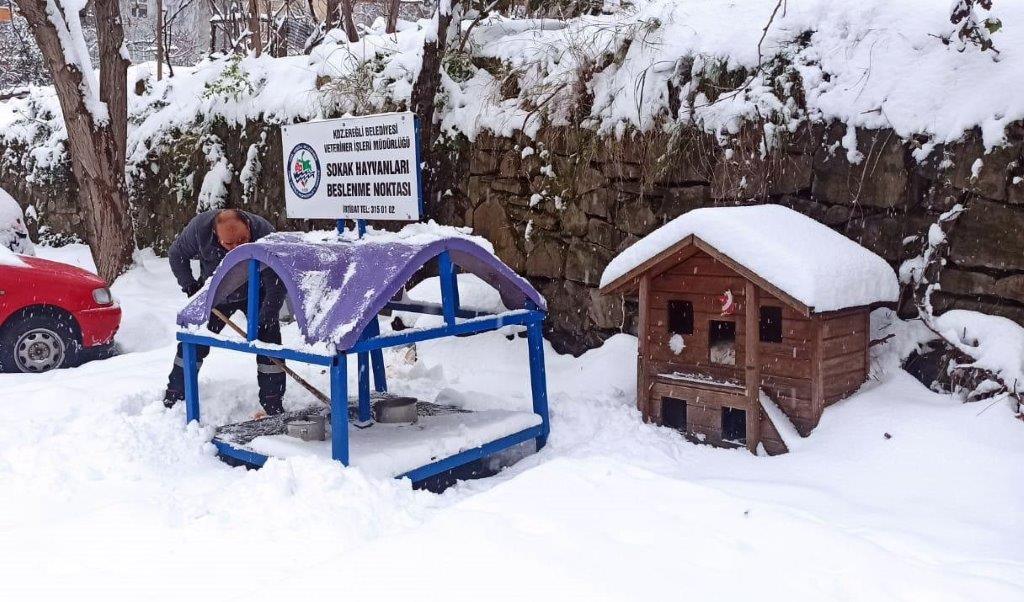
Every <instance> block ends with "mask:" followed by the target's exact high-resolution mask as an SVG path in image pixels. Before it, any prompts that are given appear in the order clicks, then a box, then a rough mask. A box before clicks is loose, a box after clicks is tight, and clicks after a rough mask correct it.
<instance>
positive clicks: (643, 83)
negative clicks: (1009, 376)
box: [0, 0, 1024, 167]
mask: <svg viewBox="0 0 1024 602" xmlns="http://www.w3.org/2000/svg"><path fill="white" fill-rule="evenodd" d="M624 5H625V6H624V7H623V8H621V9H619V10H617V11H614V12H612V13H611V14H606V15H601V16H587V17H578V18H575V19H570V20H567V21H556V20H551V19H542V20H535V19H519V20H515V19H508V18H505V17H497V16H495V17H492V18H489V19H487V20H485V21H484V22H483V23H482V24H480V25H479V26H478V27H475V28H474V30H473V32H472V39H471V42H470V43H469V44H468V45H467V48H466V51H467V52H468V53H469V55H470V56H469V57H467V60H464V61H456V62H455V63H453V64H459V65H462V66H461V67H460V68H459V69H455V68H454V67H450V68H449V73H448V74H447V76H446V77H445V78H444V93H443V98H441V99H440V102H441V109H442V116H441V119H442V120H443V122H444V124H445V126H446V128H447V129H449V130H450V131H456V132H460V133H463V134H465V135H467V136H468V137H469V138H471V139H472V138H474V137H475V136H476V134H477V133H478V132H480V131H482V130H488V131H492V132H495V133H499V134H509V133H511V132H513V131H517V130H521V131H525V132H527V133H533V132H536V130H537V129H538V128H539V127H540V126H541V125H542V121H544V120H547V121H549V122H552V123H555V124H558V123H567V122H569V121H570V114H575V111H576V109H577V108H578V107H579V106H580V104H581V94H582V95H583V96H589V97H592V99H591V101H590V102H589V109H588V113H589V115H584V116H583V117H585V118H586V119H585V120H584V125H589V126H592V127H594V128H596V129H597V130H599V131H602V132H617V133H622V132H623V131H625V129H627V128H634V129H639V130H649V129H651V128H654V127H663V126H665V125H667V124H673V123H679V124H683V125H688V124H693V125H696V126H698V127H700V128H702V129H704V130H706V131H708V132H714V133H717V134H720V135H727V134H734V133H736V132H737V131H738V129H739V126H740V124H741V123H742V122H744V121H754V122H764V123H763V127H764V128H765V135H766V136H767V138H768V141H769V142H770V141H771V138H772V136H773V134H772V131H773V130H774V129H775V128H783V129H793V128H795V127H796V125H798V124H799V123H801V122H804V121H808V120H809V121H813V122H831V121H838V122H841V123H844V124H846V125H847V126H848V128H849V131H848V138H847V139H846V140H844V146H845V147H846V149H847V150H849V152H850V153H852V154H851V159H856V154H855V153H856V146H855V141H856V129H857V128H892V129H893V130H895V132H896V133H897V134H899V135H900V136H901V137H904V138H909V137H911V136H915V135H920V136H922V137H923V139H924V141H925V150H927V149H928V148H930V147H931V146H932V145H933V144H934V143H940V142H949V141H952V140H956V139H958V138H960V137H961V135H962V134H963V133H964V132H965V131H966V130H968V129H971V128H974V127H979V128H980V129H981V131H982V133H983V138H984V141H985V144H986V146H987V147H989V148H991V147H993V146H996V145H998V144H999V143H1000V142H1002V141H1003V139H1004V129H1005V127H1006V125H1007V124H1009V123H1011V122H1013V121H1015V120H1019V119H1022V118H1024V83H1022V82H1021V81H1020V78H1019V77H1017V74H1019V73H1020V72H1021V71H1022V69H1024V5H1021V4H1020V3H1015V2H997V3H995V6H994V8H993V9H992V11H991V16H992V17H993V18H998V19H999V20H1000V22H1001V23H1002V28H1001V30H1000V31H998V32H997V33H996V34H995V35H994V36H993V37H992V39H993V41H994V44H995V47H996V50H997V52H994V51H982V50H980V49H979V48H978V47H977V46H973V45H966V46H963V45H961V44H959V43H958V42H957V40H956V38H955V36H953V39H952V42H951V43H949V44H946V43H944V41H943V39H944V38H949V37H950V36H951V35H952V34H953V32H954V27H953V25H951V24H950V21H949V14H950V3H949V2H948V1H947V0H904V1H902V2H890V1H888V0H865V1H862V2H855V3H847V2H836V1H835V0H809V1H805V2H788V3H784V5H783V7H782V9H781V10H779V11H778V12H777V13H776V14H775V15H774V17H773V9H774V8H775V3H774V2H765V1H763V0H736V1H734V2H729V3H722V2H717V1H715V0H688V1H686V2H678V1H676V0H639V1H637V2H633V3H624ZM984 15H989V13H988V12H985V13H984ZM984 15H983V16H984ZM723 23H726V24H728V27H722V24H723ZM766 28H767V30H766ZM435 29H436V25H435V24H434V23H432V21H430V20H421V21H419V22H417V23H409V22H402V23H401V24H400V28H399V32H398V33H397V34H394V35H388V34H385V33H383V30H377V31H375V32H374V31H371V32H369V33H368V34H367V35H365V36H364V37H363V38H362V39H361V40H360V41H359V42H357V43H353V44H349V43H347V42H345V41H344V38H343V35H342V34H341V32H340V31H335V32H333V33H332V34H331V35H330V36H329V39H328V40H327V41H326V42H325V43H324V44H323V45H321V46H319V47H317V48H316V49H315V50H314V52H313V53H312V54H311V55H310V56H295V57H285V58H278V59H274V58H271V57H268V56H264V57H262V58H252V57H249V58H244V59H241V60H239V59H232V58H229V59H220V60H214V61H207V62H204V63H201V64H200V65H199V66H197V67H196V68H194V69H178V72H177V74H176V76H175V77H174V78H169V79H164V80H163V81H161V82H157V81H155V78H154V77H153V74H152V73H151V71H152V69H151V68H150V67H149V66H145V65H144V66H140V67H136V68H133V69H132V72H131V73H130V74H129V81H130V82H136V81H138V82H140V85H141V86H142V93H141V95H135V94H132V95H130V99H129V122H130V124H131V125H130V128H131V130H132V133H131V134H130V138H131V141H130V151H129V156H130V157H131V159H130V162H131V163H136V164H137V163H140V162H142V161H144V160H145V157H146V152H147V151H148V150H150V149H152V148H153V147H154V145H158V144H159V142H160V139H161V136H162V135H166V134H169V133H171V132H172V131H173V130H174V129H175V128H183V127H188V126H190V125H193V124H195V123H196V120H197V119H199V118H200V117H201V118H202V119H203V120H205V121H206V122H209V121H211V120H217V119H222V120H224V121H225V122H227V123H244V122H245V121H246V120H254V119H265V120H267V121H269V122H272V123H273V122H291V121H296V120H307V119H311V118H315V117H321V116H329V115H338V114H343V113H346V112H352V113H365V112H372V111H374V110H381V109H387V108H390V107H396V106H403V105H407V104H408V103H409V100H410V96H411V93H412V87H413V83H414V82H415V81H416V78H417V76H418V74H419V70H420V68H421V62H422V54H423V43H424V40H427V39H431V38H432V36H433V35H434V30H435ZM765 30H766V31H765ZM762 36H763V39H762ZM485 67H486V68H485ZM509 84H514V86H513V88H514V89H516V90H518V92H516V93H514V94H509V93H507V92H503V91H502V90H504V89H505V88H506V87H508V86H509ZM57 109H58V106H57V102H56V97H55V96H54V95H53V92H52V90H49V89H39V88H37V89H33V91H32V94H31V95H30V96H28V97H27V98H25V99H21V100H11V101H8V102H6V103H0V144H7V145H15V144H19V143H20V144H27V145H28V146H29V147H38V148H37V150H36V151H34V152H33V153H32V156H33V159H32V160H33V161H36V162H38V163H39V166H40V167H46V166H47V165H49V164H50V163H51V162H52V161H53V160H54V158H53V156H52V153H55V152H56V153H58V154H60V153H63V148H62V147H61V145H60V143H61V141H62V140H63V138H64V134H63V131H62V125H61V119H60V117H59V114H60V113H59V111H58V110H57ZM923 157H924V154H922V155H921V156H920V157H919V159H920V158H923ZM854 162H856V161H854Z"/></svg>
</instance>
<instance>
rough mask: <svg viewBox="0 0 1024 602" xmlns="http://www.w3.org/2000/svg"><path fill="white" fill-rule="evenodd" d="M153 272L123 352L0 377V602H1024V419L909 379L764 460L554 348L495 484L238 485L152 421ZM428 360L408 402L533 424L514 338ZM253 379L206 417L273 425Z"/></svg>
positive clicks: (211, 379)
mask: <svg viewBox="0 0 1024 602" xmlns="http://www.w3.org/2000/svg"><path fill="white" fill-rule="evenodd" d="M38 252H39V254H40V255H41V256H44V257H48V258H54V257H56V258H59V259H62V260H66V261H70V262H72V263H77V264H80V265H90V263H91V262H90V261H89V260H88V255H87V252H85V251H84V250H83V248H82V247H65V248H63V249H49V248H45V247H42V248H39V249H38ZM138 260H139V261H138V265H137V266H136V267H135V268H134V269H133V270H132V271H131V272H129V273H128V274H126V275H125V276H124V277H122V278H121V279H120V280H118V281H117V282H116V283H115V285H114V287H113V288H114V292H115V294H116V295H117V297H118V298H119V300H120V302H121V303H122V305H123V307H124V313H125V317H124V325H123V328H122V330H121V332H120V333H119V337H118V338H119V341H120V343H121V345H122V346H123V348H124V349H125V350H126V351H127V353H125V354H123V355H120V356H118V357H114V358H111V359H108V360H104V361H100V362H94V363H91V364H87V365H85V366H82V367H79V368H75V369H70V370H63V371H59V372H52V373H47V374H42V375H11V374H5V375H0V422H2V424H3V426H2V427H0V485H2V486H0V599H4V600H34V599H47V600H50V599H62V598H68V599H71V598H73V599H102V600H138V599H142V598H145V599H147V600H156V599H169V600H183V599H191V598H196V599H200V598H201V599H222V600H264V599H275V600H276V599H284V598H285V597H286V596H288V597H294V596H295V594H298V595H300V596H302V595H307V596H308V595H309V594H314V593H320V592H326V591H328V590H329V591H331V592H332V593H336V594H337V596H339V597H340V596H344V597H346V598H348V599H355V600H366V599H391V598H399V597H403V598H414V599H423V600H435V599H438V600H439V599H444V600H460V599H488V600H493V599H517V600H519V599H525V598H527V597H528V596H529V597H532V598H533V599H587V600H634V599H635V600H641V599H644V600H650V599H702V598H703V597H706V596H714V597H715V598H716V599H721V600H733V599H738V598H739V597H740V596H741V595H750V596H756V597H757V599H759V600H816V601H817V600H925V601H929V602H930V601H935V600H986V601H989V600H1021V599H1024V558H1022V555H1021V552H1022V550H1024V544H1022V542H1024V513H1022V512H1021V500H1022V499H1024V443H1022V438H1024V424H1022V423H1021V422H1019V421H1017V420H1015V419H1014V418H1013V417H1012V413H1011V410H1010V408H1009V407H1008V406H1007V405H1005V404H1004V403H997V404H995V405H992V406H991V407H986V406H984V405H980V404H960V403H958V402H956V401H955V400H953V399H952V398H951V397H950V396H948V395H940V394H936V393H932V392H930V391H928V390H926V389H925V388H924V387H922V386H921V385H920V384H918V383H917V382H916V381H915V380H913V379H912V378H910V377H909V376H907V375H906V374H904V373H902V372H896V373H893V374H890V375H889V376H887V377H885V378H883V379H882V380H881V381H880V382H873V383H871V384H870V385H868V386H867V387H865V389H864V390H863V391H862V392H861V393H860V394H858V395H856V396H854V397H852V398H850V399H847V400H845V401H843V402H840V403H839V404H837V405H835V406H833V407H832V408H830V409H829V410H827V411H826V412H825V416H824V418H823V420H822V422H821V425H820V426H819V427H818V428H817V429H816V430H815V432H814V434H813V435H812V436H811V437H810V438H809V439H807V440H805V441H804V442H803V445H801V446H800V447H799V448H798V449H797V451H795V452H794V453H790V454H788V455H784V456H778V457H774V458H766V457H754V456H751V455H749V454H748V453H747V452H745V451H741V450H721V449H714V448H710V447H705V446H697V445H693V444H690V443H687V442H686V441H684V440H683V439H682V438H681V437H680V436H679V435H678V434H677V433H675V432H674V431H671V430H668V429H661V428H656V427H653V426H650V425H645V424H643V423H642V422H641V420H640V416H639V414H638V413H637V412H636V411H635V409H634V408H633V405H632V399H633V387H634V369H635V359H634V357H635V356H634V354H635V351H636V342H635V339H633V338H632V337H628V336H617V337H614V338H612V339H610V340H609V341H608V342H607V343H606V344H605V345H604V346H603V347H601V348H599V349H596V350H593V351H591V352H589V353H587V354H586V355H584V356H583V357H581V358H571V357H567V356H557V355H555V353H554V352H553V351H551V350H550V349H548V355H547V361H548V369H549V372H548V374H549V390H550V393H551V409H552V429H553V431H552V436H551V439H550V443H549V445H548V447H547V448H545V449H544V450H543V451H541V452H540V453H539V454H537V455H535V456H532V457H530V458H528V459H526V460H524V461H522V462H520V463H519V464H517V465H516V466H514V467H513V468H511V469H509V470H507V471H505V472H504V473H502V474H501V475H499V476H497V477H493V478H490V479H485V480H480V481H472V482H466V483H462V484H459V485H457V486H455V487H453V488H452V489H449V490H448V491H447V492H446V493H444V494H442V495H435V494H431V493H427V492H420V491H413V490H412V489H411V488H410V486H409V483H408V482H402V481H396V480H390V479H374V478H369V477H367V476H366V475H364V474H362V473H360V472H359V471H358V470H355V469H342V468H340V467H339V466H338V465H336V464H334V463H332V462H330V461H327V460H322V459H317V458H312V457H308V458H302V457H298V458H291V459H289V460H287V461H271V462H270V463H268V465H267V466H266V467H265V468H264V469H262V470H259V471H246V470H244V469H240V468H230V467H228V466H227V465H225V464H222V463H221V462H219V461H218V460H217V459H216V458H215V457H214V455H213V450H212V448H211V446H210V445H209V444H208V440H209V437H210V435H211V431H210V429H209V428H195V427H190V428H185V427H184V425H183V422H184V416H183V409H182V408H175V409H174V410H170V411H168V410H165V409H164V408H163V406H162V404H161V403H160V401H159V400H160V397H161V395H162V390H163V386H164V384H165V378H166V372H167V370H168V369H169V368H170V361H171V357H172V354H173V330H172V325H173V316H174V313H175V311H176V310H177V309H178V307H179V306H180V305H181V304H182V303H183V302H184V298H183V296H182V295H181V293H180V292H179V291H178V290H177V287H176V286H175V284H174V282H173V279H172V277H171V275H170V272H169V269H168V266H167V262H166V260H164V259H160V258H156V257H154V256H153V255H152V254H150V253H148V252H142V253H140V254H139V256H138ZM294 328H295V327H294V325H292V326H289V327H287V328H286V335H285V336H286V338H287V337H295V336H297V333H296V332H295V330H294ZM417 352H418V361H417V362H416V363H415V364H408V363H406V361H405V355H404V354H400V353H394V354H391V355H388V356H387V357H386V361H387V363H388V364H389V376H390V381H391V384H392V386H393V389H395V390H397V391H400V392H405V393H410V394H413V395H416V396H418V397H420V398H424V399H428V400H433V399H435V398H438V397H440V398H441V399H442V400H446V401H449V402H450V401H459V402H461V403H465V404H467V405H470V406H472V407H478V408H484V407H506V408H513V409H521V408H528V407H529V382H528V378H527V374H528V372H527V365H526V364H527V361H526V360H527V351H526V346H525V341H524V340H522V339H514V340H512V341H509V340H508V339H507V338H505V337H504V336H502V335H501V334H497V333H492V334H489V335H482V336H477V337H472V338H460V339H455V340H452V341H441V342H432V343H425V344H420V345H419V347H418V349H417ZM253 363H254V361H253V359H252V357H251V356H243V355H240V354H231V353H228V352H218V351H214V352H213V353H212V354H211V356H210V358H209V359H208V361H207V362H206V364H205V365H204V367H203V372H202V373H201V386H202V388H203V392H204V395H205V397H204V417H205V419H206V420H209V421H210V422H211V423H219V422H226V421H229V420H236V419H239V418H244V417H246V416H247V415H249V414H250V413H252V412H253V411H255V410H256V409H257V407H258V406H257V403H256V382H255V380H256V379H255V374H254V372H255V370H254V366H253ZM298 369H299V371H300V372H301V373H302V374H304V375H306V376H307V377H309V378H310V379H311V380H313V381H314V382H316V383H320V384H325V383H326V375H324V374H321V373H320V371H319V369H314V368H313V367H309V366H298ZM310 401H311V397H310V396H309V395H308V394H307V393H306V392H304V391H302V390H301V389H300V388H299V387H294V386H293V387H291V388H290V389H289V392H288V399H287V405H304V404H306V403H309V402H310ZM289 595H290V596H289Z"/></svg>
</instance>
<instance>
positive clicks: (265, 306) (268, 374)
mask: <svg viewBox="0 0 1024 602" xmlns="http://www.w3.org/2000/svg"><path fill="white" fill-rule="evenodd" d="M264 274H266V272H264ZM268 280H271V281H273V282H268ZM261 281H262V286H261V287H260V316H259V318H258V319H259V330H258V334H257V337H258V338H259V340H261V341H263V342H265V343H275V344H278V345H279V344H281V322H280V321H279V320H278V314H279V313H280V311H281V304H282V303H283V301H284V294H283V292H284V291H283V285H282V284H281V281H280V280H279V279H277V278H276V277H274V276H272V277H271V278H266V277H264V278H261ZM268 289H269V290H270V294H267V291H268ZM240 290H242V291H244V289H240ZM216 307H217V309H219V310H220V311H221V312H223V313H224V315H226V316H228V317H229V318H230V317H231V315H232V314H233V313H235V312H236V311H241V312H246V313H247V309H248V302H247V298H246V296H245V294H244V292H243V293H242V296H241V298H237V291H236V293H233V294H232V295H229V297H228V299H227V300H226V301H224V302H223V303H220V304H218V305H217V306H216ZM248 318H249V316H248V315H247V316H246V319H248ZM225 326H226V324H225V323H224V321H223V320H221V319H220V318H218V317H217V316H215V315H211V316H210V321H209V322H208V323H207V328H209V329H210V330H211V331H212V332H215V333H219V332H220V331H222V330H224V327H225ZM209 353H210V348H209V347H207V346H205V345H197V346H196V355H197V359H198V362H199V367H202V365H203V359H204V358H205V357H206V356H207V355H208V354H209ZM182 355H183V354H182V351H181V343H179V344H178V352H177V354H176V355H175V356H174V367H173V368H171V374H170V376H169V377H168V378H167V393H166V394H165V396H164V399H165V400H166V402H169V403H173V402H175V401H180V400H182V399H184V398H185V370H184V366H185V361H184V359H183V358H182ZM282 361H284V360H282ZM256 382H257V383H258V384H259V387H260V392H259V401H260V405H262V406H263V409H264V411H266V413H267V414H269V415H274V414H280V413H282V412H284V406H283V405H282V397H283V396H284V387H285V373H284V368H283V367H282V366H278V365H277V364H275V363H274V362H273V360H272V359H271V358H269V357H265V356H262V355H257V356H256Z"/></svg>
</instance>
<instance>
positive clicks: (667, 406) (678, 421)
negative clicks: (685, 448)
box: [661, 397, 686, 433]
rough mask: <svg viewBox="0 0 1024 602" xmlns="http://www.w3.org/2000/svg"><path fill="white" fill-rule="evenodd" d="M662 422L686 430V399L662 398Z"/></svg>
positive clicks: (681, 430) (679, 429)
mask: <svg viewBox="0 0 1024 602" xmlns="http://www.w3.org/2000/svg"><path fill="white" fill-rule="evenodd" d="M661 423H662V424H663V425H665V426H667V427H671V428H674V429H676V430H677V431H680V432H684V433H685V432H686V400H683V399H676V398H675V397H662V398H661Z"/></svg>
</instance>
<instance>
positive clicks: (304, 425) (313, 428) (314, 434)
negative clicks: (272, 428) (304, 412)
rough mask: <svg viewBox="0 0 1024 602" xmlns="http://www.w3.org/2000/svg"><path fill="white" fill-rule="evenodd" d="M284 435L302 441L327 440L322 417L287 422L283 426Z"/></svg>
mask: <svg viewBox="0 0 1024 602" xmlns="http://www.w3.org/2000/svg"><path fill="white" fill-rule="evenodd" d="M285 433H287V435H288V436H289V437H295V438H296V439H302V440H303V441H324V440H325V439H326V438H327V429H326V421H325V420H324V418H323V416H310V417H308V418H297V419H295V420H289V421H288V422H287V423H286V424H285Z"/></svg>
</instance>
